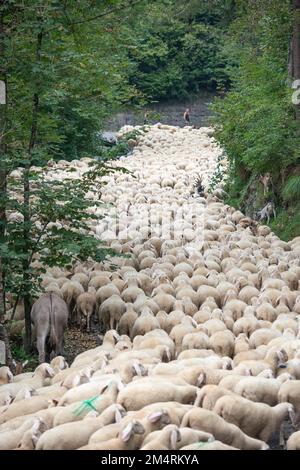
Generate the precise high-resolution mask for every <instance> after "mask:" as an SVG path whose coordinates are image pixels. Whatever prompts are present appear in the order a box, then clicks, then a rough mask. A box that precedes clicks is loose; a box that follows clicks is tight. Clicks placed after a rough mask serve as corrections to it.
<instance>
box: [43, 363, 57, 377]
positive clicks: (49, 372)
mask: <svg viewBox="0 0 300 470" xmlns="http://www.w3.org/2000/svg"><path fill="white" fill-rule="evenodd" d="M45 370H46V376H47V377H49V378H50V379H52V377H54V375H55V373H54V370H53V369H52V367H50V366H49V364H47V365H46V367H45Z"/></svg>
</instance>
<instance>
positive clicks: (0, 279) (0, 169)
mask: <svg viewBox="0 0 300 470" xmlns="http://www.w3.org/2000/svg"><path fill="white" fill-rule="evenodd" d="M4 15H5V11H4V0H1V1H0V57H2V64H3V65H2V67H1V68H0V80H2V81H3V82H4V96H1V98H2V103H3V104H0V242H2V241H3V239H4V235H5V223H6V215H5V209H6V177H7V171H6V163H5V155H6V152H7V147H6V143H5V131H6V125H7V122H6V115H7V108H6V106H7V83H6V70H5V62H4V59H3V56H4V35H5V31H4ZM5 313H6V303H5V269H4V263H3V259H2V258H1V257H0V340H1V341H3V342H4V344H5V360H6V364H7V365H8V366H9V367H10V368H11V369H12V370H13V358H12V355H11V351H10V346H9V337H8V333H7V330H6V328H5V326H4V317H5Z"/></svg>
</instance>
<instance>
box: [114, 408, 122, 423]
mask: <svg viewBox="0 0 300 470" xmlns="http://www.w3.org/2000/svg"><path fill="white" fill-rule="evenodd" d="M122 418H123V416H122V413H121V410H119V408H118V407H117V408H116V411H115V422H116V423H119V422H120V421H121V420H122Z"/></svg>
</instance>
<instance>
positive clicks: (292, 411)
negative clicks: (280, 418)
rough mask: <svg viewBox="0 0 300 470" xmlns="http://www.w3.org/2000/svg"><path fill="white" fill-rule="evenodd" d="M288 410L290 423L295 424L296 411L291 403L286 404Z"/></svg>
mask: <svg viewBox="0 0 300 470" xmlns="http://www.w3.org/2000/svg"><path fill="white" fill-rule="evenodd" d="M288 412H289V418H290V420H291V422H292V425H293V426H294V425H295V424H296V413H295V409H294V407H293V405H291V404H289V405H288Z"/></svg>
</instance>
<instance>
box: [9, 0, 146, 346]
mask: <svg viewBox="0 0 300 470" xmlns="http://www.w3.org/2000/svg"><path fill="white" fill-rule="evenodd" d="M4 3H5V2H2V5H1V13H3V14H4V11H5V23H4V22H3V23H2V25H3V29H5V33H6V34H5V35H4V34H2V35H1V39H2V57H1V66H2V68H3V69H5V73H6V76H7V81H8V85H9V90H10V92H9V100H8V102H7V107H6V109H5V126H6V131H7V132H6V137H5V154H6V159H5V161H6V162H7V164H6V166H5V168H4V167H3V166H1V168H0V170H1V174H0V176H1V178H0V184H1V186H0V190H1V206H0V208H1V211H2V213H1V216H2V217H1V227H2V235H1V233H0V238H1V239H0V253H1V261H2V272H3V274H4V276H5V283H6V286H5V287H6V291H7V292H11V293H13V294H15V295H16V297H17V298H22V299H23V300H24V307H25V327H26V336H25V346H26V350H27V351H29V349H30V345H31V321H30V310H31V304H32V300H33V299H34V296H35V293H36V292H37V290H38V288H39V281H40V274H41V273H42V272H43V270H44V266H52V265H53V264H56V265H66V264H67V265H73V264H74V262H76V260H78V259H81V260H82V259H87V258H88V257H89V256H90V257H92V258H93V259H94V260H102V259H103V257H105V255H106V254H108V253H111V252H110V251H109V250H106V249H105V248H103V247H102V246H101V242H100V241H99V240H97V239H95V238H94V237H93V236H91V235H90V233H89V228H88V225H87V223H86V221H87V219H92V218H93V217H95V216H93V215H92V214H90V213H89V207H90V205H91V202H90V201H88V200H86V198H85V193H86V192H87V191H88V190H90V185H94V184H95V181H96V180H97V178H98V177H101V176H103V175H105V174H107V173H108V172H109V171H112V168H109V167H107V166H105V165H104V164H103V163H101V164H100V163H98V164H95V165H94V166H93V168H91V171H89V172H87V174H86V175H85V176H84V177H83V179H82V181H80V180H78V181H75V180H73V179H70V181H68V180H67V181H64V182H63V184H62V182H60V181H59V180H55V181H51V182H49V181H47V180H46V179H45V177H44V176H43V174H45V173H46V171H47V162H48V161H49V160H50V159H52V158H57V157H59V158H61V156H64V157H65V155H64V154H63V151H64V149H65V147H64V146H65V144H66V142H67V140H68V138H69V136H70V134H71V133H70V132H69V131H68V128H69V127H70V124H72V118H71V119H70V118H69V116H68V115H67V117H66V114H65V104H67V107H68V109H69V112H70V115H71V116H74V114H75V115H76V118H77V119H78V121H79V125H80V122H83V121H86V122H88V123H90V124H89V127H88V129H87V132H86V134H87V136H86V139H89V138H90V140H92V139H91V136H93V137H94V134H95V133H96V130H98V131H99V129H100V128H101V125H100V120H101V118H103V117H104V116H105V115H106V113H107V108H108V107H109V106H110V105H112V104H114V105H116V104H117V103H118V104H119V103H123V102H126V101H128V100H129V99H131V97H132V96H133V95H135V94H136V92H135V89H134V88H133V87H131V86H130V85H128V80H126V73H124V72H123V70H122V67H123V66H124V65H125V64H126V63H127V64H128V59H127V57H126V54H125V53H124V52H123V49H124V48H123V45H122V43H121V38H122V39H123V38H124V35H123V27H122V24H121V23H120V15H121V16H122V15H123V14H124V11H127V10H128V8H129V9H130V8H133V7H134V6H135V5H138V4H139V3H141V0H131V1H130V2H124V1H123V0H107V1H105V2H103V1H98V0H97V1H88V2H77V1H75V0H74V1H70V2H68V3H67V4H59V3H58V2H56V1H54V0H46V1H44V2H43V3H41V2H40V1H39V0H30V1H28V2H26V4H25V5H24V4H22V3H20V2H15V1H14V0H12V1H11V2H9V5H10V6H11V8H9V9H8V10H4V8H3V7H4ZM2 18H3V15H2ZM107 26H109V28H108V27H107ZM112 31H113V33H114V37H112V34H111V32H112ZM0 32H1V31H0ZM2 120H3V119H2ZM77 139H78V136H77ZM79 140H80V138H79V139H78V140H77V144H76V149H75V152H74V154H72V155H70V154H69V155H67V156H68V157H69V158H70V159H72V158H76V157H81V156H83V155H82V153H81V151H78V148H79V147H78V141H79ZM74 141H75V140H74ZM1 145H2V143H1ZM1 149H2V147H1ZM90 150H95V148H93V149H90ZM84 155H87V149H86V150H85V154H84ZM92 155H93V154H92ZM1 161H4V160H1ZM17 168H18V172H19V175H20V177H19V178H17V179H16V178H14V177H13V176H12V175H13V170H14V169H17ZM37 168H38V170H37ZM6 180H7V181H8V191H7V192H6ZM95 188H96V189H97V190H99V188H98V185H97V184H96V185H95ZM2 196H3V197H2ZM93 204H95V202H93ZM96 204H97V203H96ZM11 212H17V214H18V218H17V220H14V221H13V222H12V221H10V219H9V220H8V221H7V220H6V219H5V214H6V213H9V214H10V213H11ZM66 220H67V223H66ZM71 220H72V223H71ZM52 224H53V225H52ZM50 227H51V229H50ZM37 251H38V252H39V261H38V262H36V263H33V261H37V260H36V259H35V258H36V256H37ZM1 292H3V290H2V291H1Z"/></svg>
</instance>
